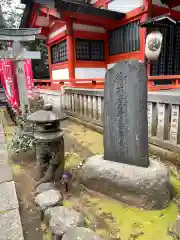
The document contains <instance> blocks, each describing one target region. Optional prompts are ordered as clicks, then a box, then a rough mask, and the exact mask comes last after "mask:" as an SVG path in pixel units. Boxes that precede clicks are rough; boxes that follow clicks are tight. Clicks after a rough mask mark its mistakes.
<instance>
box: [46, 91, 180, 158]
mask: <svg viewBox="0 0 180 240" xmlns="http://www.w3.org/2000/svg"><path fill="white" fill-rule="evenodd" d="M41 95H42V96H43V97H44V100H45V102H51V103H53V105H54V106H55V108H56V109H59V110H60V109H61V110H62V109H63V110H64V111H65V112H66V113H67V114H68V115H69V116H71V118H74V119H76V120H78V121H80V122H82V123H83V124H85V125H91V126H93V128H94V129H95V130H97V131H100V132H103V110H104V107H103V106H104V91H103V90H97V89H96V90H94V89H75V88H67V89H64V92H63V91H59V92H57V91H56V92H53V93H52V91H51V92H49V91H48V90H46V91H44V92H43V93H41ZM178 95H179V96H178ZM147 110H148V111H147V114H148V133H149V143H151V144H154V145H157V146H160V147H162V148H165V149H168V150H171V151H173V152H175V153H178V154H180V94H178V92H174V93H173V94H172V93H168V91H167V92H161V93H157V92H149V93H148V103H147Z"/></svg>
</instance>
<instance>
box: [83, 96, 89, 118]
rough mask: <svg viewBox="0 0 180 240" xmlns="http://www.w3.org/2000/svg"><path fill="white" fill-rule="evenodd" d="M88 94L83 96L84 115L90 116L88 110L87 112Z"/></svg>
mask: <svg viewBox="0 0 180 240" xmlns="http://www.w3.org/2000/svg"><path fill="white" fill-rule="evenodd" d="M87 103H88V102H87V95H84V96H83V104H84V107H83V108H84V117H87V116H88V112H87Z"/></svg>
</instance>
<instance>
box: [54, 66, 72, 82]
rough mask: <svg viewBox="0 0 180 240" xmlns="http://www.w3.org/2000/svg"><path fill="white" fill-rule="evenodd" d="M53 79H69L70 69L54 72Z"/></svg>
mask: <svg viewBox="0 0 180 240" xmlns="http://www.w3.org/2000/svg"><path fill="white" fill-rule="evenodd" d="M52 79H53V80H67V79H69V70H68V68H63V69H57V70H52Z"/></svg>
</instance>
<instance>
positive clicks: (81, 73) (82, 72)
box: [75, 68, 106, 79]
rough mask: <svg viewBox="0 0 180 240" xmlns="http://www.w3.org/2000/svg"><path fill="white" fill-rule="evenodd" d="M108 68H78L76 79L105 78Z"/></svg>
mask: <svg viewBox="0 0 180 240" xmlns="http://www.w3.org/2000/svg"><path fill="white" fill-rule="evenodd" d="M105 73H106V68H76V69H75V76H76V79H92V78H104V77H105Z"/></svg>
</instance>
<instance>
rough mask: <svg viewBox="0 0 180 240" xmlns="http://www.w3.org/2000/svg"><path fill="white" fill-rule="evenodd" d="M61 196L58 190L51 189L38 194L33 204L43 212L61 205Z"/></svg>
mask: <svg viewBox="0 0 180 240" xmlns="http://www.w3.org/2000/svg"><path fill="white" fill-rule="evenodd" d="M62 200H63V198H62V196H61V194H60V192H59V191H58V190H54V189H51V190H49V191H46V192H43V193H40V194H38V195H37V196H36V197H35V203H36V204H37V205H38V206H39V207H40V209H41V210H43V211H45V210H46V209H47V208H50V207H54V206H57V205H58V204H59V205H61V204H62Z"/></svg>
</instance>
